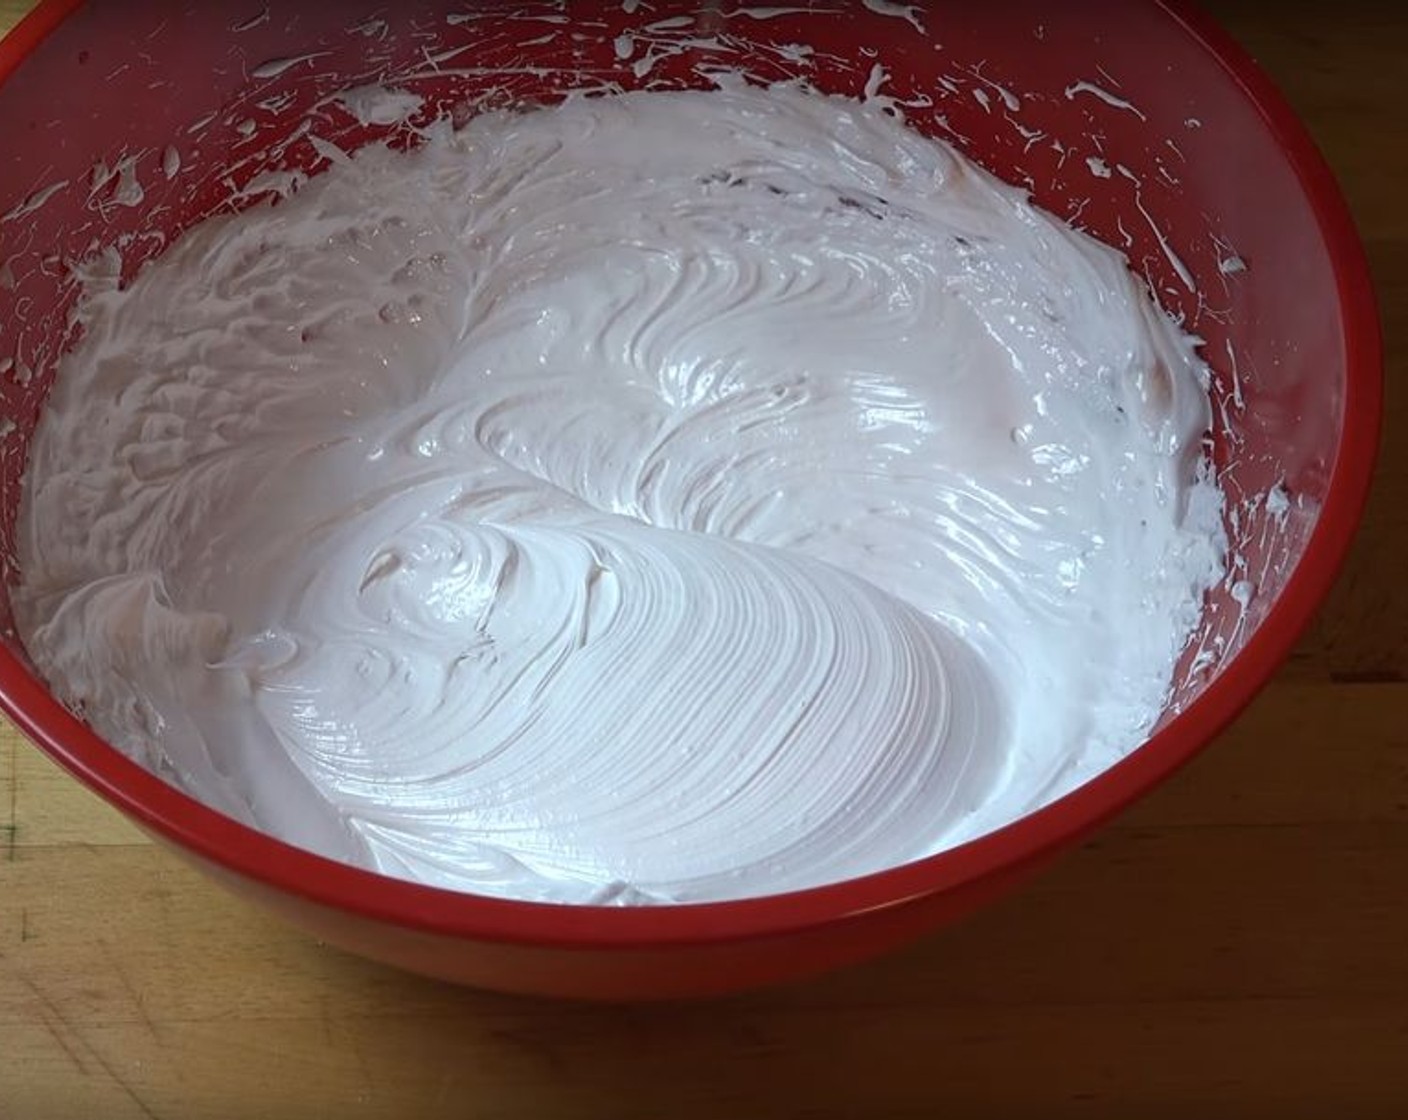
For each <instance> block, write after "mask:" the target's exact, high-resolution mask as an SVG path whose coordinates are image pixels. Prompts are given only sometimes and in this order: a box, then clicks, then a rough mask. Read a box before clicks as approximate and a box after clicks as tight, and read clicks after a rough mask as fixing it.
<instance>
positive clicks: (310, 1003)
mask: <svg viewBox="0 0 1408 1120" xmlns="http://www.w3.org/2000/svg"><path fill="white" fill-rule="evenodd" d="M28 6H29V5H28V4H27V3H26V2H25V0H19V2H16V0H0V29H3V28H7V27H8V26H9V25H10V24H11V23H13V21H14V20H15V19H17V18H18V16H19V15H20V14H22V12H23V11H24V10H25V9H26V8H27V7H28ZM1211 6H1212V8H1213V10H1214V11H1215V12H1216V13H1217V14H1218V15H1220V16H1221V17H1222V18H1223V19H1224V21H1225V22H1226V24H1227V25H1228V26H1229V27H1230V28H1231V29H1232V30H1233V32H1234V33H1235V34H1236V35H1237V36H1238V37H1239V38H1240V39H1241V40H1242V41H1243V42H1244V43H1245V44H1247V45H1248V46H1249V47H1250V48H1251V49H1252V51H1253V53H1255V54H1256V55H1257V56H1258V57H1259V58H1260V59H1261V61H1262V63H1263V65H1265V66H1266V67H1267V68H1268V69H1269V70H1270V72H1271V73H1272V74H1273V76H1274V77H1275V78H1276V79H1277V80H1278V81H1279V82H1280V83H1281V85H1282V87H1283V89H1285V91H1286V92H1287V94H1288V95H1289V97H1290V99H1291V101H1292V102H1293V103H1294V104H1295V105H1296V107H1297V108H1298V109H1299V110H1300V112H1301V113H1302V114H1303V115H1304V117H1305V119H1306V120H1307V121H1308V123H1309V125H1310V127H1311V129H1312V131H1313V132H1314V133H1315V135H1316V137H1317V138H1318V139H1319V141H1320V143H1321V145H1322V146H1323V148H1324V150H1325V152H1326V154H1327V155H1328V157H1329V159H1330V162H1331V163H1332V164H1333V165H1334V166H1335V168H1336V169H1337V171H1338V172H1339V175H1340V177H1341V181H1342V183H1343V185H1344V189H1345V191H1346V192H1347V194H1348V196H1349V200H1350V202H1351V204H1352V205H1353V208H1354V211H1355V214H1356V216H1357V218H1358V220H1359V222H1360V226H1361V229H1362V232H1363V235H1364V238H1365V240H1366V242H1367V244H1368V248H1369V253H1370V255H1371V257H1372V259H1373V266H1374V271H1375V275H1376V279H1377V281H1378V284H1379V292H1380V297H1381V301H1382V304H1383V306H1384V313H1385V327H1386V334H1387V341H1388V347H1389V365H1388V382H1389V385H1388V408H1389V417H1388V424H1387V439H1386V444H1385V447H1384V451H1383V457H1382V460H1381V463H1380V468H1379V477H1378V485H1377V488H1376V491H1375V496H1374V499H1373V503H1372V505H1371V507H1370V510H1369V514H1368V518H1367V521H1366V523H1365V526H1364V530H1363V532H1362V535H1361V537H1360V539H1359V541H1358V543H1357V546H1356V548H1355V551H1354V554H1353V557H1352V560H1351V562H1350V564H1349V567H1348V570H1347V572H1346V574H1345V576H1344V578H1343V579H1342V580H1341V582H1340V585H1339V587H1338V589H1337V590H1336V592H1335V593H1334V594H1333V596H1332V597H1331V599H1330V602H1329V603H1328V605H1327V606H1326V608H1325V610H1324V611H1323V613H1322V615H1321V617H1320V619H1319V621H1318V622H1317V623H1316V624H1315V625H1314V627H1313V628H1312V630H1311V632H1310V633H1309V634H1308V635H1307V636H1306V638H1305V639H1304V640H1303V641H1302V642H1301V644H1300V646H1299V648H1298V650H1297V652H1296V654H1295V656H1294V657H1293V658H1292V660H1291V661H1290V662H1289V663H1288V665H1287V666H1286V667H1285V669H1284V670H1283V671H1282V672H1281V674H1280V675H1279V677H1278V678H1277V680H1276V681H1275V682H1274V683H1273V684H1272V685H1271V686H1270V687H1269V688H1268V689H1267V691H1266V692H1265V693H1264V695H1263V696H1262V697H1261V698H1260V699H1259V700H1258V701H1257V702H1256V704H1255V705H1254V706H1253V707H1252V709H1251V710H1250V711H1249V712H1248V713H1247V714H1246V715H1245V717H1244V718H1243V719H1242V720H1241V721H1240V722H1239V723H1238V724H1237V725H1236V726H1235V727H1234V728H1233V729H1232V730H1230V731H1228V732H1227V733H1226V734H1225V735H1224V736H1223V737H1222V739H1221V740H1220V741H1219V742H1218V743H1217V744H1216V745H1215V746H1214V747H1213V748H1212V749H1210V750H1209V751H1208V752H1207V753H1206V754H1205V755H1204V756H1203V757H1202V758H1201V759H1200V760H1199V761H1198V762H1197V763H1195V764H1194V765H1193V766H1192V767H1190V768H1189V769H1187V770H1186V771H1184V772H1183V773H1182V774H1181V775H1180V776H1179V777H1178V778H1177V779H1176V780H1174V781H1173V782H1171V783H1170V784H1168V785H1167V786H1166V787H1164V788H1163V789H1161V790H1160V791H1159V792H1158V793H1156V794H1155V795H1154V796H1152V797H1150V798H1149V799H1148V800H1146V801H1145V802H1143V803H1142V804H1140V805H1139V806H1138V807H1137V808H1136V809H1135V810H1133V811H1131V812H1130V813H1128V814H1127V815H1126V816H1125V817H1124V818H1123V819H1122V820H1121V821H1119V822H1118V823H1117V824H1115V825H1114V826H1113V827H1111V828H1108V829H1107V830H1105V831H1104V832H1103V833H1102V834H1101V835H1100V836H1099V837H1098V838H1097V839H1096V840H1094V841H1093V842H1091V843H1089V844H1087V845H1085V847H1084V848H1083V849H1081V850H1080V851H1078V852H1077V853H1075V854H1073V855H1072V856H1070V857H1069V858H1067V859H1065V860H1064V861H1063V862H1062V863H1061V864H1060V865H1059V866H1058V867H1057V868H1056V869H1054V870H1053V871H1051V872H1049V873H1047V874H1046V875H1045V876H1044V877H1043V878H1041V879H1040V880H1039V881H1037V882H1036V883H1035V884H1034V885H1033V886H1032V887H1030V888H1029V889H1027V890H1025V891H1023V892H1022V893H1020V894H1019V895H1017V896H1016V897H1013V898H1010V899H1008V900H1006V901H1004V902H1002V903H1001V904H999V905H997V906H995V907H993V908H991V909H990V910H988V911H986V912H984V913H982V914H980V915H978V916H977V917H975V918H973V919H971V920H970V921H968V922H967V923H965V924H963V925H962V926H960V927H959V928H956V929H953V930H950V931H946V932H943V933H941V934H939V935H936V936H934V937H932V938H930V939H929V940H928V941H926V942H925V943H923V944H922V945H919V946H918V947H915V948H913V949H910V950H908V951H906V952H902V953H899V954H897V955H894V956H891V957H889V958H886V959H884V960H881V961H879V962H876V963H874V964H870V965H866V966H862V967H859V968H855V969H852V970H850V971H848V972H844V973H841V974H838V975H835V976H832V977H828V978H824V979H821V980H817V981H813V982H810V983H807V984H803V985H798V986H795V987H792V988H789V989H784V990H778V991H773V992H766V993H761V994H754V995H749V996H746V997H739V998H734V999H730V1000H727V1001H723V1002H717V1003H712V1004H696V1005H684V1006H673V1007H645V1008H601V1007H594V1006H578V1005H568V1006H562V1005H555V1004H551V1003H545V1002H534V1001H526V1000H520V999H513V998H508V997H501V996H494V995H486V994H482V993H476V992H472V991H464V990H459V989H455V988H451V987H447V986H443V985H438V984H435V983H431V982H428V981H422V980H418V979H415V978H412V977H408V976H404V975H401V974H399V973H396V972H393V971H390V970H388V969H384V968H381V967H378V966H376V965H372V964H368V963H365V962H363V961H360V960H357V959H355V958H353V957H350V956H346V955H344V954H342V953H340V952H337V951H335V950H333V949H329V948H326V947H324V946H321V945H318V944H316V943H315V942H313V941H312V940H310V939H308V938H306V937H304V936H303V935H301V934H299V933H297V932H294V931H292V930H290V929H287V928H285V927H284V926H283V925H281V924H279V923H278V922H276V921H274V920H273V919H271V918H269V917H268V916H266V915H265V914H264V913H263V912H261V911H259V910H255V909H252V908H250V907H249V906H247V905H245V904H244V903H242V902H240V901H238V900H236V899H234V898H233V897H231V896H230V895H228V894H227V893H225V892H224V891H223V890H220V889H217V888H216V887H214V886H213V885H211V884H209V883H207V882H206V881H205V880H204V879H202V878H201V877H199V876H198V875H196V874H195V873H194V872H192V871H190V870H188V869H187V868H186V867H185V866H184V865H182V864H181V863H178V862H177V860H176V859H175V858H174V857H172V856H171V855H169V854H167V853H166V852H165V851H164V850H161V849H159V848H156V847H154V846H152V845H151V844H150V843H149V842H148V841H147V840H146V839H145V838H144V837H143V836H141V835H140V834H139V833H137V832H136V831H135V830H134V829H133V828H132V827H131V826H129V825H128V824H126V823H125V822H124V821H123V820H122V819H121V818H119V817H118V816H117V814H116V813H115V812H114V811H113V810H111V809H109V808H108V807H107V806H106V805H104V804H103V803H101V802H100V801H98V800H97V799H96V798H95V797H93V796H92V795H90V794H89V793H87V792H86V791H85V790H83V789H82V788H81V787H80V786H78V785H77V783H75V782H74V781H72V780H70V779H69V778H67V777H66V776H65V775H63V774H61V773H60V772H59V771H58V770H57V769H56V768H55V767H54V766H53V765H52V764H50V763H49V762H48V761H47V760H46V759H44V758H43V757H42V756H41V755H40V754H39V753H38V752H37V751H36V750H35V749H34V748H33V747H31V746H30V745H29V744H28V743H27V742H25V741H24V740H23V739H21V738H20V736H19V735H18V734H17V733H16V732H14V730H13V729H11V728H9V727H8V725H5V726H0V842H5V845H6V847H5V850H4V851H0V1117H3V1118H4V1120H31V1118H39V1120H47V1118H50V1117H54V1118H66V1117H95V1118H100V1120H126V1118H129V1117H133V1118H145V1120H151V1118H153V1117H161V1118H163V1120H166V1118H176V1120H206V1118H215V1117H232V1118H234V1117H240V1118H242V1117H265V1116H268V1117H282V1116H290V1117H293V1116H298V1117H304V1116H307V1117H329V1118H336V1120H355V1118H358V1117H371V1116H394V1117H451V1116H456V1117H459V1116H476V1117H504V1118H508V1117H536V1116H544V1117H613V1118H614V1117H656V1116H670V1117H674V1118H679V1120H687V1118H690V1117H701V1118H709V1120H717V1118H721V1117H724V1116H729V1115H739V1116H750V1115H768V1116H785V1117H797V1118H802V1117H806V1118H809V1120H821V1118H825V1117H837V1118H841V1117H891V1116H894V1117H898V1116H913V1117H930V1116H939V1115H950V1116H954V1117H985V1116H993V1117H1009V1116H1020V1115H1024V1114H1025V1115H1041V1116H1043V1117H1044V1118H1046V1120H1057V1118H1060V1117H1067V1116H1070V1117H1084V1118H1097V1117H1111V1118H1119V1120H1157V1118H1160V1117H1169V1118H1171V1120H1216V1118H1219V1117H1239V1118H1250V1117H1263V1116H1265V1117H1276V1118H1277V1120H1290V1118H1294V1117H1308V1118H1315V1120H1326V1118H1329V1117H1340V1116H1343V1117H1348V1118H1373V1117H1388V1116H1400V1117H1401V1116H1408V718H1405V717H1408V683H1405V682H1408V595H1405V594H1403V593H1402V590H1401V583H1402V581H1401V576H1400V575H1399V574H1398V573H1400V572H1401V570H1402V569H1403V567H1404V559H1403V552H1404V546H1405V544H1408V527H1405V521H1408V459H1405V454H1408V443H1405V441H1404V438H1403V436H1402V426H1403V422H1404V421H1405V419H1408V417H1405V415H1404V408H1405V405H1404V393H1403V387H1404V379H1405V377H1408V368H1405V357H1406V356H1408V217H1405V213H1408V211H1405V203H1404V199H1405V197H1406V196H1408V128H1405V122H1406V121H1408V62H1405V58H1404V55H1403V51H1404V49H1405V45H1408V10H1404V9H1402V8H1400V9H1399V11H1398V12H1397V13H1396V14H1395V12H1394V11H1393V6H1392V5H1388V4H1383V3H1375V2H1373V0H1344V2H1341V3H1339V4H1336V5H1334V6H1333V8H1332V9H1327V8H1326V7H1325V6H1324V5H1323V4H1321V3H1314V4H1311V3H1304V2H1302V3H1293V4H1289V5H1288V4H1281V5H1269V4H1266V5H1263V4H1259V3H1256V2H1255V0H1239V2H1233V0H1223V2H1220V3H1215V4H1213V5H1211ZM1327 12H1328V13H1329V14H1327ZM1272 13H1274V14H1272Z"/></svg>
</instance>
